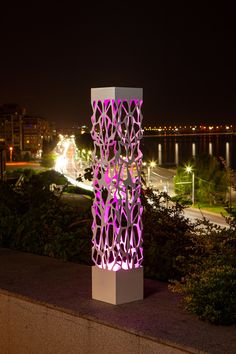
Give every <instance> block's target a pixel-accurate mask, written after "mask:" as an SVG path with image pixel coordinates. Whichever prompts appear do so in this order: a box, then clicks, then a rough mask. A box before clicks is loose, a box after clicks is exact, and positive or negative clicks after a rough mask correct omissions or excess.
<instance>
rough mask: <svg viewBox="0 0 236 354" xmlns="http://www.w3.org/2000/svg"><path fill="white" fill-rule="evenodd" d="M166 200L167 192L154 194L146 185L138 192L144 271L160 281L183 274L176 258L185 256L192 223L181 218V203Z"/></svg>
mask: <svg viewBox="0 0 236 354" xmlns="http://www.w3.org/2000/svg"><path fill="white" fill-rule="evenodd" d="M170 202H171V200H170V197H169V196H168V195H167V194H165V193H160V194H158V195H157V194H154V193H153V191H152V190H150V189H148V190H147V191H146V192H145V195H143V196H142V204H143V206H144V211H143V240H144V243H143V247H144V271H145V275H146V277H149V278H153V279H158V280H162V281H168V280H169V279H178V278H180V277H181V276H182V275H183V273H182V269H181V270H180V269H178V267H177V262H176V258H177V256H182V257H188V254H189V251H188V247H190V245H191V240H190V237H189V233H190V230H191V228H192V226H191V224H190V223H189V221H188V220H187V219H185V218H184V215H183V206H182V205H180V204H179V203H178V202H175V203H172V204H171V205H170ZM167 204H169V207H168V208H167V207H166V206H167Z"/></svg>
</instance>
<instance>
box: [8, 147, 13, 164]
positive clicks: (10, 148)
mask: <svg viewBox="0 0 236 354" xmlns="http://www.w3.org/2000/svg"><path fill="white" fill-rule="evenodd" d="M9 151H10V162H12V151H13V147H12V146H10V147H9Z"/></svg>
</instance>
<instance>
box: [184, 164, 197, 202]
mask: <svg viewBox="0 0 236 354" xmlns="http://www.w3.org/2000/svg"><path fill="white" fill-rule="evenodd" d="M185 170H186V172H187V173H192V204H194V199H195V198H194V180H195V176H194V172H193V169H192V166H186V169H185Z"/></svg>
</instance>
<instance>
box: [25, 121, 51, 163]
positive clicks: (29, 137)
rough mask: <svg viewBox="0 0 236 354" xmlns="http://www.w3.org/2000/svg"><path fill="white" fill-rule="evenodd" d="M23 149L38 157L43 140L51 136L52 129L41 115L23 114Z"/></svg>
mask: <svg viewBox="0 0 236 354" xmlns="http://www.w3.org/2000/svg"><path fill="white" fill-rule="evenodd" d="M22 130H23V144H22V145H23V151H24V152H30V154H32V155H33V156H35V157H40V156H41V153H42V148H43V140H47V141H49V140H50V139H51V138H52V130H51V127H50V124H49V123H48V121H47V120H46V119H44V118H42V117H38V116H30V115H25V116H24V117H23V122H22Z"/></svg>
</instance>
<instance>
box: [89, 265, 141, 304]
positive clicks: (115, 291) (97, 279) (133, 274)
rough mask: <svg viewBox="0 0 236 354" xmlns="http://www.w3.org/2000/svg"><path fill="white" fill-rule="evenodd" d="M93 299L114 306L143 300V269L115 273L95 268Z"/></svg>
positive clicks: (93, 272) (93, 270)
mask: <svg viewBox="0 0 236 354" xmlns="http://www.w3.org/2000/svg"><path fill="white" fill-rule="evenodd" d="M92 298H93V299H94V300H100V301H103V302H107V303H110V304H113V305H119V304H124V303H127V302H132V301H137V300H143V268H142V267H140V268H136V269H130V270H124V269H120V270H118V271H116V272H114V271H111V270H107V269H101V268H99V267H97V266H93V267H92Z"/></svg>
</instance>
